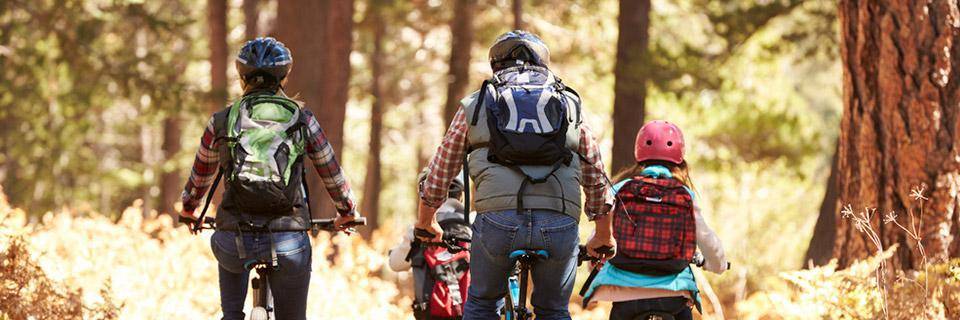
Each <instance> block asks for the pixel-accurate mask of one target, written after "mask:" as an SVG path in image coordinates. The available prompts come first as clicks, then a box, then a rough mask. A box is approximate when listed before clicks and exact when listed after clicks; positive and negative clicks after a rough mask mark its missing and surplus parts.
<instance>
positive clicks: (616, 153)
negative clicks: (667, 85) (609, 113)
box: [612, 0, 650, 172]
mask: <svg viewBox="0 0 960 320" xmlns="http://www.w3.org/2000/svg"><path fill="white" fill-rule="evenodd" d="M617 22H618V24H619V29H620V34H619V35H618V36H617V62H616V65H615V66H614V69H613V74H614V78H615V83H614V89H613V90H614V98H613V162H612V164H613V171H612V172H618V171H620V170H622V169H624V168H627V167H628V166H630V164H632V163H634V162H636V161H634V157H633V150H634V145H633V143H634V140H635V139H636V136H637V131H638V130H640V126H642V125H643V115H644V106H645V101H644V100H645V99H646V97H647V71H648V70H647V66H648V63H647V61H648V59H649V57H648V49H647V43H648V41H649V39H650V37H649V34H648V32H649V31H648V29H649V28H650V0H620V16H619V17H618V18H617Z"/></svg>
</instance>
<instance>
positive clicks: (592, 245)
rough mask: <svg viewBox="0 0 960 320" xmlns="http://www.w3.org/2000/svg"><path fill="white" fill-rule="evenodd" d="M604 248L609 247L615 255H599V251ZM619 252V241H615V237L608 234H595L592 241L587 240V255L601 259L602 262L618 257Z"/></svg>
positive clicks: (591, 237) (591, 238)
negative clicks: (617, 252) (617, 251)
mask: <svg viewBox="0 0 960 320" xmlns="http://www.w3.org/2000/svg"><path fill="white" fill-rule="evenodd" d="M602 247H609V248H610V250H611V251H613V252H614V253H613V254H609V253H603V254H601V253H599V252H597V249H599V248H602ZM616 250H617V240H615V239H613V236H612V235H610V234H607V235H605V236H601V235H600V233H594V234H593V235H591V236H590V240H587V254H588V255H590V256H591V257H594V258H599V259H600V260H607V259H610V258H613V256H614V255H616Z"/></svg>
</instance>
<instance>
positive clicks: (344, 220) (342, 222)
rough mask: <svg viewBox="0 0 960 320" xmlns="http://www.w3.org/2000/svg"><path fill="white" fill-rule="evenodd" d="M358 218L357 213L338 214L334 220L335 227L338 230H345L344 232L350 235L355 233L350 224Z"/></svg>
mask: <svg viewBox="0 0 960 320" xmlns="http://www.w3.org/2000/svg"><path fill="white" fill-rule="evenodd" d="M356 219H357V216H356V215H349V216H339V215H338V216H337V218H336V219H334V220H333V226H334V228H336V229H337V231H343V233H345V234H347V235H350V234H352V233H353V229H352V228H351V227H349V226H348V224H349V223H350V222H353V221H354V220H356Z"/></svg>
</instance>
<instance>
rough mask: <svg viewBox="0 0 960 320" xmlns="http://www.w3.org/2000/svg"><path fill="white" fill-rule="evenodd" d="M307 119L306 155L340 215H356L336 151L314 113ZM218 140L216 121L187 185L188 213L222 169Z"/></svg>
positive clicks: (205, 135) (202, 140)
mask: <svg viewBox="0 0 960 320" xmlns="http://www.w3.org/2000/svg"><path fill="white" fill-rule="evenodd" d="M302 110H303V112H305V114H306V116H307V119H308V120H307V123H308V126H307V127H308V130H307V135H308V137H307V141H306V149H307V150H306V151H307V156H308V157H309V158H310V160H311V161H313V166H314V168H315V169H316V170H317V173H318V174H320V180H322V181H323V185H324V187H325V188H326V189H327V192H328V193H329V194H330V198H331V199H333V203H334V205H335V206H336V208H337V212H339V213H340V215H352V214H354V209H355V208H356V206H355V202H354V200H353V194H352V192H351V191H350V183H349V182H348V181H347V177H346V176H345V175H344V173H343V170H341V169H340V164H339V163H337V158H336V156H335V155H334V153H333V147H332V146H331V145H330V142H329V141H327V136H326V135H325V134H324V133H323V129H321V128H320V122H318V121H317V119H316V118H315V117H314V116H313V113H311V112H310V111H308V110H306V109H302ZM215 140H216V128H214V126H213V118H211V119H210V122H209V123H208V124H207V129H206V130H204V132H203V137H202V138H200V149H199V150H197V157H196V159H195V160H194V161H193V171H192V172H191V174H190V179H189V180H187V185H186V187H184V190H183V195H182V196H181V200H182V201H183V209H184V210H185V211H193V210H196V208H197V207H198V206H199V205H200V202H201V199H202V198H203V195H204V194H205V193H206V191H207V188H209V187H210V184H211V183H213V178H214V175H216V173H217V168H218V167H219V166H220V153H219V152H218V151H217V150H218V148H219V142H217V141H215Z"/></svg>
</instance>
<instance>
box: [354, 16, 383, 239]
mask: <svg viewBox="0 0 960 320" xmlns="http://www.w3.org/2000/svg"><path fill="white" fill-rule="evenodd" d="M380 6H382V4H373V7H372V8H370V11H369V13H368V14H370V17H371V18H372V19H367V20H368V21H370V22H371V23H372V24H373V52H372V54H371V55H370V65H371V69H372V70H371V71H372V73H373V75H372V78H373V79H371V80H372V81H371V84H370V93H371V94H372V95H373V103H372V104H371V105H370V147H369V151H368V153H367V172H366V173H367V175H366V178H365V180H364V182H363V209H362V210H361V212H362V213H363V214H364V215H366V217H367V226H366V227H364V228H361V229H360V233H361V234H362V235H363V236H364V237H365V238H367V239H369V238H370V235H371V234H372V233H373V230H376V229H377V227H378V226H379V221H378V220H379V219H380V189H381V188H382V178H381V173H380V172H381V171H380V150H381V148H382V142H381V136H382V132H383V112H384V111H383V109H384V106H383V105H384V101H383V100H384V93H383V89H382V83H381V82H382V81H383V71H384V70H383V64H384V63H383V62H384V59H385V57H384V56H383V38H384V35H385V34H386V32H387V30H386V28H387V27H386V22H384V21H383V20H384V15H383V13H382V11H383V8H382V7H380Z"/></svg>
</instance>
